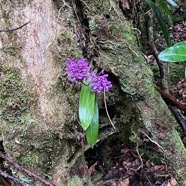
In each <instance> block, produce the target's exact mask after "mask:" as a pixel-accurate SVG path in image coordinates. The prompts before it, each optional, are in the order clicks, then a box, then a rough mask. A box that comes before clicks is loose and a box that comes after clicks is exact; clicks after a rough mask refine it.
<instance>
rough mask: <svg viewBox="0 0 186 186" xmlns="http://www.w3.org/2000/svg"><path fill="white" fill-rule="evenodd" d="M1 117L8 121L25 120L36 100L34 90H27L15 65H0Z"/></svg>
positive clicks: (19, 121)
mask: <svg viewBox="0 0 186 186" xmlns="http://www.w3.org/2000/svg"><path fill="white" fill-rule="evenodd" d="M0 74H1V81H0V110H1V112H0V118H1V119H2V120H4V121H6V122H8V123H12V124H13V123H19V124H21V123H22V124H23V123H24V122H25V119H26V117H25V115H27V114H30V112H31V111H32V110H33V108H34V106H35V104H34V102H35V101H36V98H35V95H34V91H33V90H27V87H26V86H25V85H24V83H23V81H22V80H21V79H20V77H19V72H18V71H17V70H16V69H14V68H13V67H2V66H1V67H0Z"/></svg>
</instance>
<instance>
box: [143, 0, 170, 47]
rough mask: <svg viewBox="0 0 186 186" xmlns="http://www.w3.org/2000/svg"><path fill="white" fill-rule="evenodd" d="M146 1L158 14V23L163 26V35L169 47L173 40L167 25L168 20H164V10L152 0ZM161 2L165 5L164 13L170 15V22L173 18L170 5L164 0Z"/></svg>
mask: <svg viewBox="0 0 186 186" xmlns="http://www.w3.org/2000/svg"><path fill="white" fill-rule="evenodd" d="M145 1H146V3H147V4H148V5H149V7H150V8H152V9H153V11H154V13H155V15H156V18H157V20H158V24H159V26H160V27H161V30H162V32H163V36H164V38H165V41H166V45H167V46H168V47H170V46H171V41H170V37H169V32H168V29H167V26H166V22H165V20H164V16H163V12H162V10H161V9H160V8H159V7H158V6H157V5H155V3H153V2H152V1H151V0H145ZM160 2H161V5H163V6H164V9H163V10H164V13H165V15H166V16H167V17H168V20H169V22H170V19H171V18H170V11H168V7H167V6H166V4H165V3H164V2H162V0H161V1H160ZM165 7H166V8H165Z"/></svg>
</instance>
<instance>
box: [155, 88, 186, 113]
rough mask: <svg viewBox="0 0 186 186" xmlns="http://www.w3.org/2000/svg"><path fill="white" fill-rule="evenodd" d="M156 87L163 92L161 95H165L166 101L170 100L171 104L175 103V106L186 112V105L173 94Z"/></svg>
mask: <svg viewBox="0 0 186 186" xmlns="http://www.w3.org/2000/svg"><path fill="white" fill-rule="evenodd" d="M155 88H156V90H157V91H158V92H159V93H160V94H161V96H162V97H163V99H164V100H165V101H168V103H170V104H171V105H174V106H176V107H178V108H179V109H180V110H182V111H185V112H186V105H184V104H182V103H180V102H179V101H177V100H176V99H175V98H174V97H173V96H171V95H170V94H168V93H166V92H165V91H163V90H161V89H160V88H159V87H157V86H155Z"/></svg>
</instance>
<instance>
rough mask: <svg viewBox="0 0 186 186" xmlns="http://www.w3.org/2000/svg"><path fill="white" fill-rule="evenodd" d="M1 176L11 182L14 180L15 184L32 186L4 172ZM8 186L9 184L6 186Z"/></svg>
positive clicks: (0, 173) (0, 172)
mask: <svg viewBox="0 0 186 186" xmlns="http://www.w3.org/2000/svg"><path fill="white" fill-rule="evenodd" d="M0 175H1V176H3V177H5V178H7V179H9V180H13V181H14V182H15V183H19V184H20V185H22V186H31V185H29V184H28V183H25V182H23V181H22V180H20V179H18V178H15V177H13V176H11V175H9V174H8V173H6V172H3V171H2V170H0ZM6 185H8V184H6Z"/></svg>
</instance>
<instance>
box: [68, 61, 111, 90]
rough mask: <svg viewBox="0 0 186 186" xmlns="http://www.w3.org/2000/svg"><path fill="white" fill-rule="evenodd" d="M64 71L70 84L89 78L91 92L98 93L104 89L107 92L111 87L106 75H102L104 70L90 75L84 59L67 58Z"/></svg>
mask: <svg viewBox="0 0 186 186" xmlns="http://www.w3.org/2000/svg"><path fill="white" fill-rule="evenodd" d="M66 71H67V73H68V75H69V78H68V80H69V81H71V82H74V81H79V80H83V79H86V78H90V81H89V83H88V84H89V85H90V86H92V87H93V88H92V92H97V93H100V92H102V91H103V90H104V89H105V91H106V92H108V91H109V89H110V88H111V87H112V84H111V82H110V81H108V80H107V77H108V74H104V70H102V71H101V72H100V73H98V74H93V73H90V68H89V67H88V64H87V62H86V61H85V59H84V58H81V59H79V60H75V59H73V58H68V59H67V61H66Z"/></svg>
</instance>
